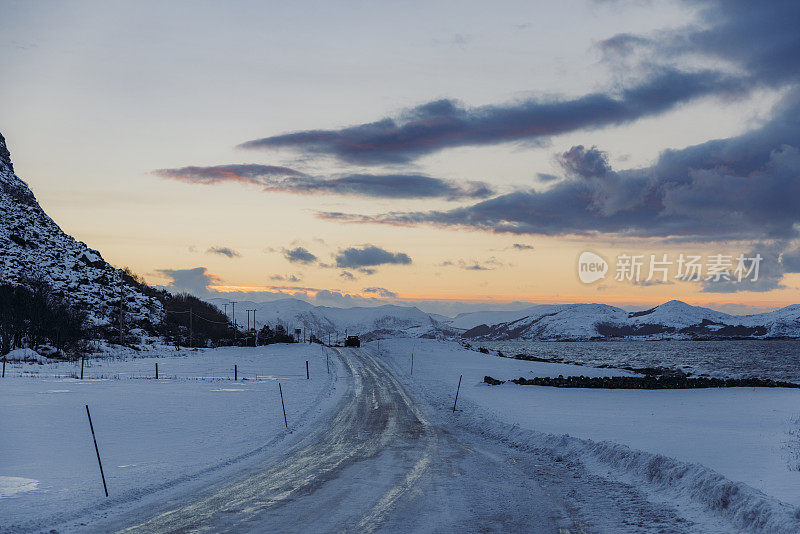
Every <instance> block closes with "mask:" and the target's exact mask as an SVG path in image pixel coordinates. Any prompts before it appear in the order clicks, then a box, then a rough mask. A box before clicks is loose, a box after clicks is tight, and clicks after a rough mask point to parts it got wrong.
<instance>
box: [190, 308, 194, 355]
mask: <svg viewBox="0 0 800 534" xmlns="http://www.w3.org/2000/svg"><path fill="white" fill-rule="evenodd" d="M189 346H190V347H194V325H193V323H192V308H189Z"/></svg>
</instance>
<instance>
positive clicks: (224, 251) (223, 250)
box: [206, 247, 241, 258]
mask: <svg viewBox="0 0 800 534" xmlns="http://www.w3.org/2000/svg"><path fill="white" fill-rule="evenodd" d="M206 253H208V254H219V255H220V256H227V257H229V258H238V257H240V256H241V254H239V252H237V251H235V250H233V249H232V248H228V247H211V248H209V249H208V250H206Z"/></svg>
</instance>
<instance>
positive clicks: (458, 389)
mask: <svg viewBox="0 0 800 534" xmlns="http://www.w3.org/2000/svg"><path fill="white" fill-rule="evenodd" d="M462 376H464V375H458V388H457V389H456V400H454V401H453V413H456V403H457V402H458V392H459V391H461V377H462Z"/></svg>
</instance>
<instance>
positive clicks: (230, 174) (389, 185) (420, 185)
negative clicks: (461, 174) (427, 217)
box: [153, 164, 494, 200]
mask: <svg viewBox="0 0 800 534" xmlns="http://www.w3.org/2000/svg"><path fill="white" fill-rule="evenodd" d="M153 173H154V174H156V175H158V176H161V177H164V178H171V179H173V180H179V181H181V182H186V183H194V184H202V185H212V184H219V183H225V182H237V183H243V184H250V185H257V186H260V187H261V188H262V189H263V190H264V191H267V192H276V193H294V194H299V195H346V196H360V197H375V198H443V199H445V200H457V199H461V198H471V199H477V198H487V197H490V196H492V195H493V194H494V191H493V190H492V188H491V187H489V185H488V184H486V183H484V182H478V181H469V182H464V183H456V182H453V181H450V180H442V179H439V178H434V177H431V176H426V175H424V174H414V173H407V174H344V175H337V176H334V177H332V178H322V177H318V176H310V175H308V174H304V173H301V172H299V171H296V170H294V169H290V168H288V167H277V166H272V165H256V164H236V165H217V166H213V167H181V168H178V169H160V170H157V171H153Z"/></svg>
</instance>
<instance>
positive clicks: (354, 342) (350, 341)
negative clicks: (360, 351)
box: [344, 336, 361, 347]
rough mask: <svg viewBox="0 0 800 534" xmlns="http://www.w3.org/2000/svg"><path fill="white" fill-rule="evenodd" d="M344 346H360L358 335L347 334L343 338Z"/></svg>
mask: <svg viewBox="0 0 800 534" xmlns="http://www.w3.org/2000/svg"><path fill="white" fill-rule="evenodd" d="M344 346H345V347H360V346H361V338H359V337H358V336H347V337H346V338H345V339H344Z"/></svg>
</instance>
